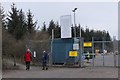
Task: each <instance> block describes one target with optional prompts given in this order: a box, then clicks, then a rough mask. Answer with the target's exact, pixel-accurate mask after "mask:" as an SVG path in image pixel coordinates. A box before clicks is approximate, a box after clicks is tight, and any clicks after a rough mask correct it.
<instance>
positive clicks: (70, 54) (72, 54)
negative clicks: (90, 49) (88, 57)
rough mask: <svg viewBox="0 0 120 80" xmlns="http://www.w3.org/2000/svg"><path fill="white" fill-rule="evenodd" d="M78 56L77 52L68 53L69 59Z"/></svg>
mask: <svg viewBox="0 0 120 80" xmlns="http://www.w3.org/2000/svg"><path fill="white" fill-rule="evenodd" d="M77 55H78V52H77V51H70V52H69V56H70V57H76V56H77Z"/></svg>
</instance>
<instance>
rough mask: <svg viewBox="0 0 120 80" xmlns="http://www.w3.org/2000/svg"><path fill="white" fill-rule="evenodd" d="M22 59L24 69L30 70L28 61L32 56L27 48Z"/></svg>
mask: <svg viewBox="0 0 120 80" xmlns="http://www.w3.org/2000/svg"><path fill="white" fill-rule="evenodd" d="M24 61H25V63H26V70H30V62H31V61H32V56H31V53H30V50H29V49H27V52H26V53H25V55H24Z"/></svg>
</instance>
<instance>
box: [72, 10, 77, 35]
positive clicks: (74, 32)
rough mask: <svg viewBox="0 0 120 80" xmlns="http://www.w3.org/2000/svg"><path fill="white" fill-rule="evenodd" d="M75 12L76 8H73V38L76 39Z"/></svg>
mask: <svg viewBox="0 0 120 80" xmlns="http://www.w3.org/2000/svg"><path fill="white" fill-rule="evenodd" d="M76 10H77V8H74V10H72V11H73V12H74V37H76V26H75V11H76Z"/></svg>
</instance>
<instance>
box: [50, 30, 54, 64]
mask: <svg viewBox="0 0 120 80" xmlns="http://www.w3.org/2000/svg"><path fill="white" fill-rule="evenodd" d="M53 40H54V29H52V40H51V54H50V65H51V66H52V64H53V53H52V50H53V48H52V46H53Z"/></svg>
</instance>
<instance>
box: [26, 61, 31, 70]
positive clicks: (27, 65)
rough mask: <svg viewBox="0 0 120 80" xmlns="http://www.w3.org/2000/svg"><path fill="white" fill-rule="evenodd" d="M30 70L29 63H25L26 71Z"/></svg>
mask: <svg viewBox="0 0 120 80" xmlns="http://www.w3.org/2000/svg"><path fill="white" fill-rule="evenodd" d="M29 69H30V62H26V70H29Z"/></svg>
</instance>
